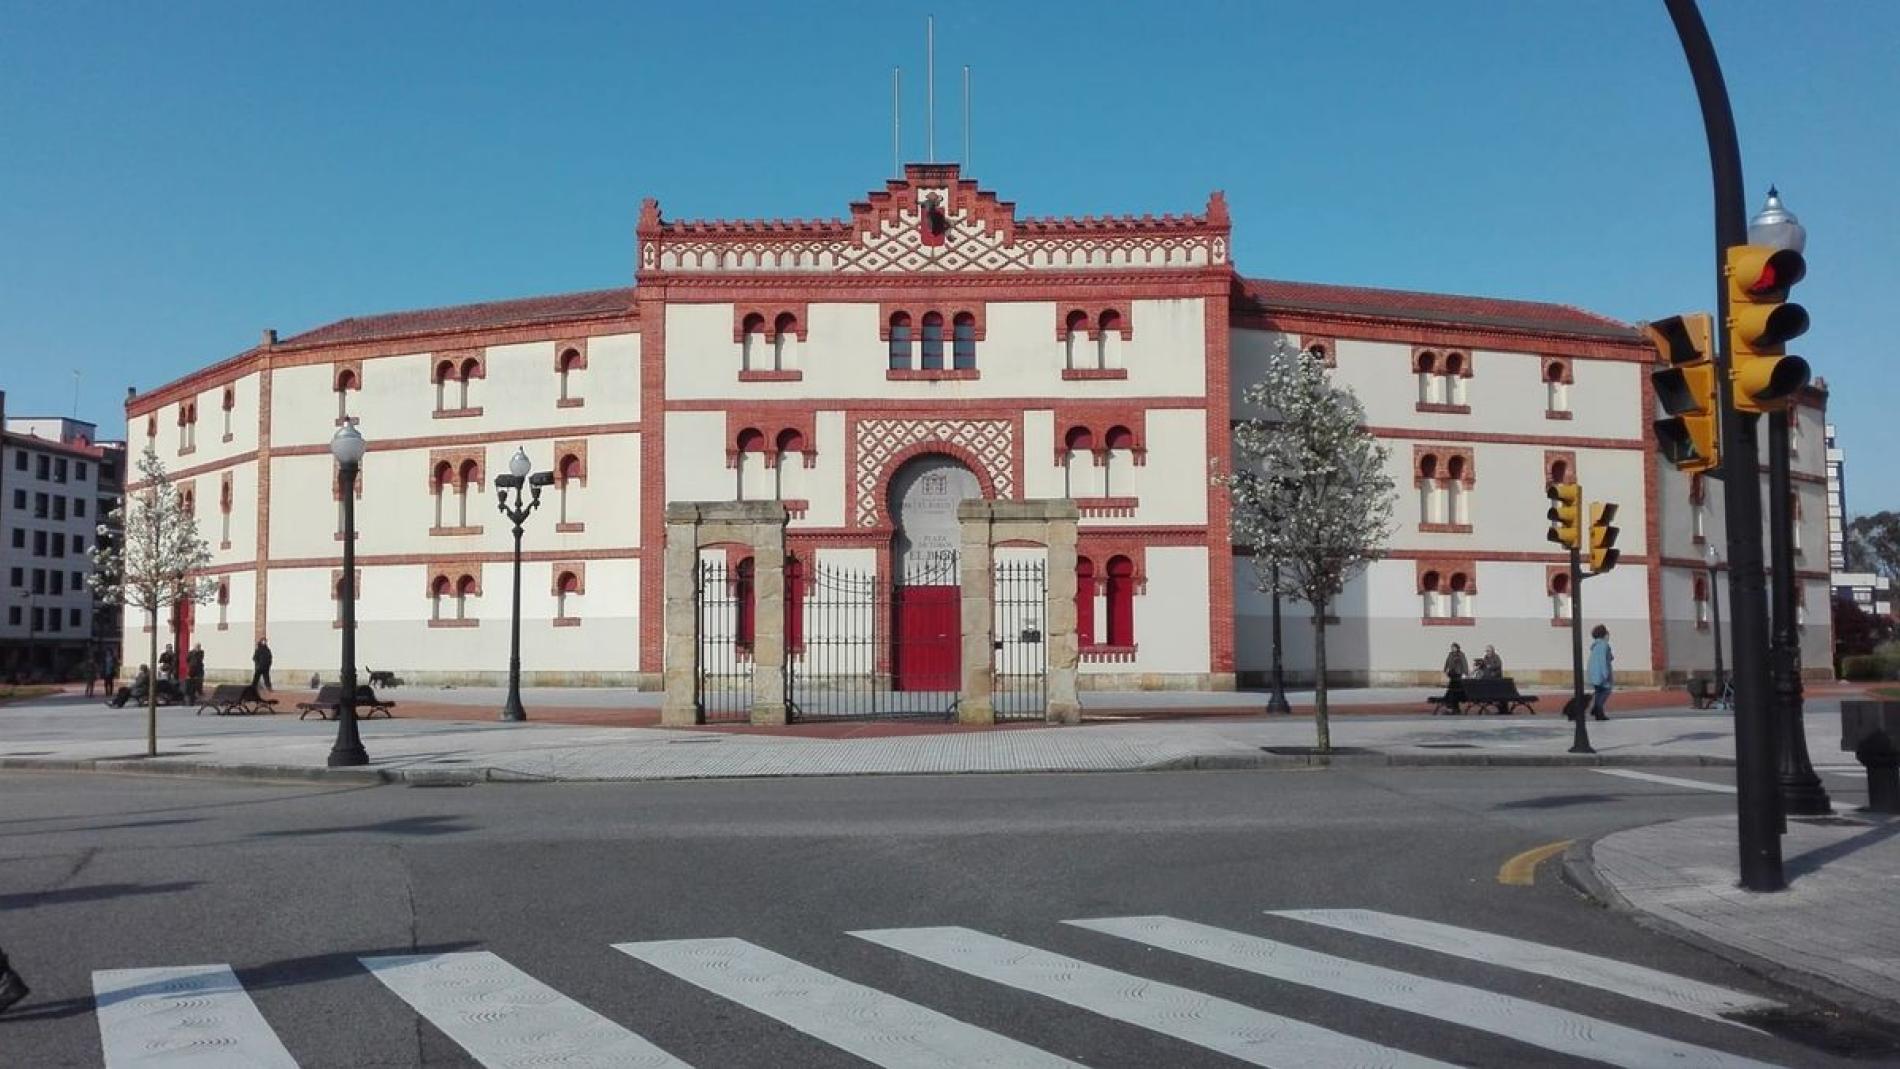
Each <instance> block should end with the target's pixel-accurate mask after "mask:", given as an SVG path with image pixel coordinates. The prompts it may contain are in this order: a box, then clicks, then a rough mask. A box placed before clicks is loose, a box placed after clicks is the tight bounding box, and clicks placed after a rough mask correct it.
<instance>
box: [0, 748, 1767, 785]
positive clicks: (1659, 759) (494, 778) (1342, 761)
mask: <svg viewBox="0 0 1900 1069" xmlns="http://www.w3.org/2000/svg"><path fill="white" fill-rule="evenodd" d="M1734 763H1735V762H1734V761H1733V760H1730V759H1728V758H1723V757H1705V756H1699V755H1684V756H1673V755H1669V754H1567V753H1566V754H1483V753H1442V754H1440V753H1396V754H1381V753H1369V754H1333V755H1330V756H1320V755H1288V754H1270V753H1214V754H1189V755H1187V756H1184V757H1172V758H1167V759H1164V760H1161V761H1156V762H1154V763H1152V764H1147V765H1141V766H1138V767H1133V768H1096V769H1087V768H1083V769H1078V768H1019V769H965V770H950V771H946V770H944V769H918V770H916V771H907V772H888V771H878V772H840V773H824V774H820V775H817V776H813V775H796V776H794V775H769V774H768V775H760V774H758V773H750V774H743V775H732V776H652V777H642V778H638V779H634V778H601V777H585V776H575V777H567V778H561V779H555V778H552V777H547V776H536V775H532V774H529V773H523V772H515V771H512V770H509V769H504V768H487V767H483V768H416V767H382V768H367V767H366V768H323V767H314V766H309V765H237V764H218V763H214V762H206V761H175V760H164V759H162V758H161V759H157V760H154V759H152V758H146V757H100V758H58V757H0V770H17V771H27V772H92V773H100V774H106V775H160V776H198V777H203V778H215V779H238V780H250V781H254V782H278V783H281V782H294V783H312V782H316V783H351V784H361V785H365V786H374V785H379V784H407V785H411V786H432V787H440V786H466V785H470V784H476V783H660V782H681V781H689V782H709V781H714V780H758V779H812V778H836V777H843V776H860V775H863V776H869V775H879V776H942V775H954V774H958V772H959V771H961V772H964V773H971V774H978V775H988V776H998V775H1051V774H1058V773H1061V774H1073V773H1098V772H1239V771H1271V770H1275V769H1280V770H1290V769H1307V768H1331V767H1334V766H1338V767H1340V768H1560V767H1572V766H1574V767H1584V768H1603V767H1619V766H1621V767H1648V768H1659V767H1660V768H1672V767H1673V768H1707V767H1728V766H1732V765H1734Z"/></svg>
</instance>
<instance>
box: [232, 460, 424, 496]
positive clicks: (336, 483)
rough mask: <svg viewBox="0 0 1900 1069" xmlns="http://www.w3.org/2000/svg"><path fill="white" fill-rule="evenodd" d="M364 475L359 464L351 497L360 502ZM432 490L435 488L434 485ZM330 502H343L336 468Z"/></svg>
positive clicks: (339, 478) (340, 478) (341, 475)
mask: <svg viewBox="0 0 1900 1069" xmlns="http://www.w3.org/2000/svg"><path fill="white" fill-rule="evenodd" d="M363 475H364V472H363V467H362V465H360V464H359V465H357V468H356V492H355V493H354V494H352V495H351V496H352V497H354V498H356V500H358V501H361V500H363V484H364V483H365V482H367V481H368V480H366V479H365V478H363ZM225 478H226V479H229V478H230V476H228V475H227V476H226V477H225ZM430 488H431V489H433V488H434V486H433V483H432V484H431V487H430ZM330 500H332V501H341V500H343V472H342V471H340V470H338V469H336V468H331V469H330Z"/></svg>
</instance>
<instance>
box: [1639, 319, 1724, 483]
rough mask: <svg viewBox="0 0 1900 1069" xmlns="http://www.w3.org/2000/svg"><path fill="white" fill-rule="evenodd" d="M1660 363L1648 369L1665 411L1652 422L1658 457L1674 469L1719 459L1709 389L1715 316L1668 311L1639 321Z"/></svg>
mask: <svg viewBox="0 0 1900 1069" xmlns="http://www.w3.org/2000/svg"><path fill="white" fill-rule="evenodd" d="M1643 330H1644V332H1645V333H1647V334H1648V335H1649V340H1650V344H1651V345H1653V346H1655V348H1656V355H1657V357H1658V358H1659V359H1661V361H1662V363H1663V365H1664V366H1663V368H1662V370H1660V371H1653V372H1651V373H1650V376H1649V380H1650V383H1651V385H1653V386H1654V387H1655V390H1656V401H1657V403H1658V404H1660V405H1661V406H1662V410H1663V412H1664V413H1666V415H1665V416H1664V418H1662V419H1659V420H1656V421H1655V422H1654V424H1653V426H1654V427H1655V430H1656V444H1657V446H1658V448H1659V449H1660V450H1661V452H1662V455H1663V459H1664V460H1667V461H1668V462H1669V463H1670V464H1671V465H1673V466H1674V467H1675V468H1676V470H1677V471H1684V472H1689V473H1692V474H1693V473H1697V472H1704V471H1708V470H1710V469H1712V468H1715V467H1717V466H1718V465H1720V464H1721V461H1722V450H1721V433H1720V421H1719V417H1720V413H1719V412H1718V411H1717V405H1716V391H1715V363H1714V361H1713V360H1712V357H1713V355H1714V353H1715V320H1714V319H1713V318H1712V317H1710V316H1708V315H1703V314H1696V315H1679V316H1670V317H1669V318H1667V319H1662V320H1658V321H1656V322H1654V323H1650V324H1647V325H1645V326H1644V328H1643Z"/></svg>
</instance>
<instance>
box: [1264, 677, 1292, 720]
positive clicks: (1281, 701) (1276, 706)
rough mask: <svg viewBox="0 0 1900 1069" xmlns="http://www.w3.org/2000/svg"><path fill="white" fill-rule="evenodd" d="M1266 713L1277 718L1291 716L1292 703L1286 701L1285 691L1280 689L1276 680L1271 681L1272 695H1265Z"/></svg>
mask: <svg viewBox="0 0 1900 1069" xmlns="http://www.w3.org/2000/svg"><path fill="white" fill-rule="evenodd" d="M1267 712H1268V713H1269V714H1274V715H1278V716H1291V715H1292V714H1293V703H1291V702H1289V701H1287V700H1286V691H1285V690H1283V689H1282V688H1281V686H1280V681H1279V679H1277V678H1276V679H1274V681H1273V693H1272V694H1269V695H1267Z"/></svg>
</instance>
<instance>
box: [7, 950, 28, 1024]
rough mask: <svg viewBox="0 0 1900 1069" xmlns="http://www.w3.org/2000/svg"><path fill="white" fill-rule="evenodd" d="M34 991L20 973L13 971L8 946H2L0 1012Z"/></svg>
mask: <svg viewBox="0 0 1900 1069" xmlns="http://www.w3.org/2000/svg"><path fill="white" fill-rule="evenodd" d="M31 993H32V989H31V988H29V987H27V986H26V981H25V980H23V979H21V978H20V974H19V973H17V972H14V971H13V963H12V962H10V961H8V960H7V948H5V947H0V1013H5V1012H7V1007H8V1006H11V1005H13V1004H14V1003H16V1002H18V1001H20V1000H21V999H23V998H25V997H26V996H27V995H29V994H31Z"/></svg>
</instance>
